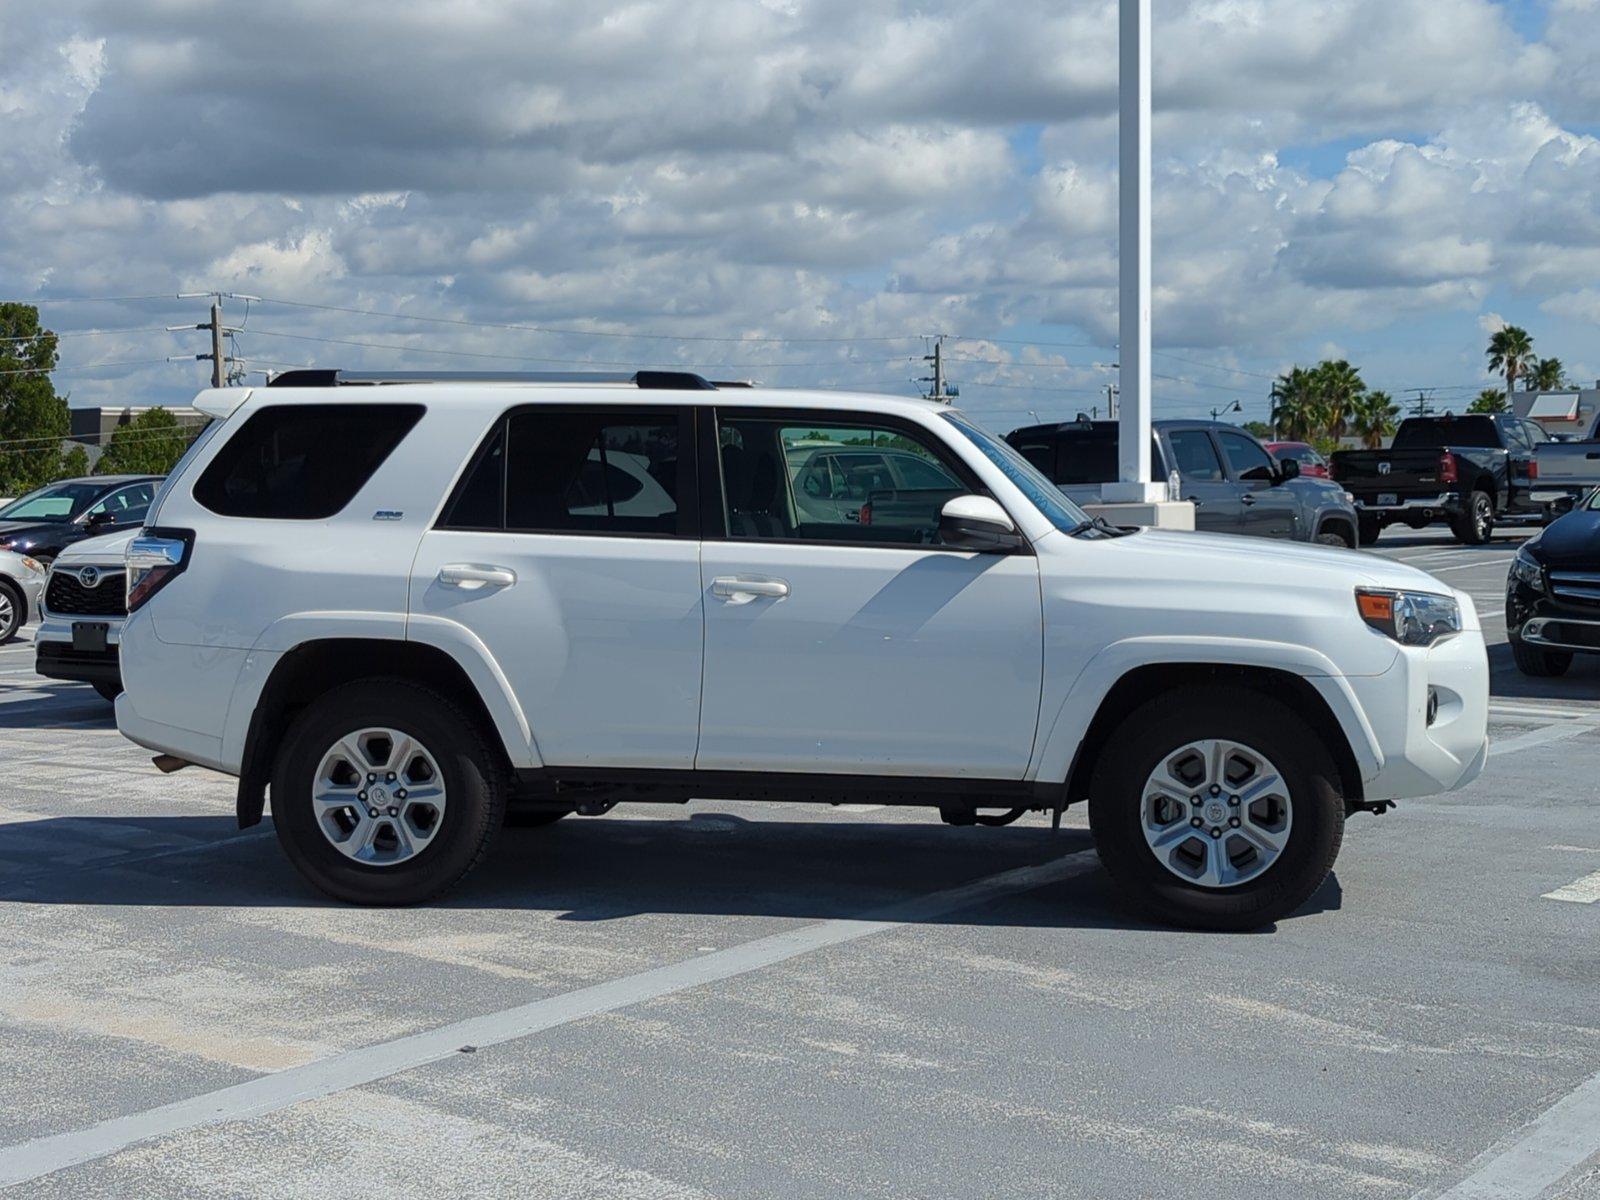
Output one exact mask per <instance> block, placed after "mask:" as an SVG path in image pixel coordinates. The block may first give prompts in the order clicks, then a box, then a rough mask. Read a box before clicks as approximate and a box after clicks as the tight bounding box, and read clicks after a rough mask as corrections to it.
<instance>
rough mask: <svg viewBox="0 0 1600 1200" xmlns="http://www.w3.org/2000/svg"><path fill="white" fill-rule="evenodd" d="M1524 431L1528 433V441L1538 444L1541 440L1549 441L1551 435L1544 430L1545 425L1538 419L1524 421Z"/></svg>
mask: <svg viewBox="0 0 1600 1200" xmlns="http://www.w3.org/2000/svg"><path fill="white" fill-rule="evenodd" d="M1522 432H1523V433H1524V434H1526V435H1527V437H1528V441H1529V442H1531V443H1533V445H1535V446H1537V445H1538V444H1539V443H1540V442H1548V441H1549V440H1550V435H1549V434H1548V433H1546V432H1545V431H1544V426H1543V425H1541V424H1539V422H1537V421H1524V422H1523V423H1522Z"/></svg>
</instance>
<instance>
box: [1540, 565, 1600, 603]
mask: <svg viewBox="0 0 1600 1200" xmlns="http://www.w3.org/2000/svg"><path fill="white" fill-rule="evenodd" d="M1550 592H1551V594H1552V595H1554V596H1555V597H1556V598H1557V599H1558V600H1565V601H1566V602H1567V603H1568V604H1581V605H1583V606H1585V607H1587V608H1600V574H1597V573H1595V572H1593V571H1551V572H1550Z"/></svg>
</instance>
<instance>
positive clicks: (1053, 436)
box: [1006, 418, 1356, 547]
mask: <svg viewBox="0 0 1600 1200" xmlns="http://www.w3.org/2000/svg"><path fill="white" fill-rule="evenodd" d="M1151 428H1152V434H1153V436H1152V438H1151V441H1152V445H1151V447H1150V464H1151V470H1152V474H1153V475H1154V476H1155V477H1156V478H1157V479H1170V478H1171V476H1172V475H1174V474H1176V475H1177V477H1178V485H1179V486H1178V495H1179V497H1180V498H1182V499H1184V500H1190V501H1192V502H1193V503H1194V523H1195V528H1196V529H1200V530H1204V531H1205V532H1207V533H1244V534H1251V535H1253V536H1255V537H1276V538H1291V539H1293V540H1295V541H1300V542H1322V543H1324V544H1326V545H1331V546H1351V547H1353V546H1354V545H1355V544H1356V512H1355V509H1354V507H1352V505H1351V503H1350V500H1349V498H1348V497H1347V496H1346V494H1345V491H1344V489H1343V488H1341V487H1339V486H1338V485H1337V484H1333V483H1329V482H1328V481H1327V480H1325V479H1310V478H1301V477H1300V464H1299V463H1297V462H1294V461H1293V460H1292V459H1291V460H1288V461H1285V462H1279V461H1277V460H1276V459H1274V458H1273V457H1272V455H1271V454H1269V453H1267V449H1266V447H1265V446H1263V445H1262V444H1261V443H1260V442H1258V441H1256V439H1255V438H1253V437H1251V436H1250V435H1249V434H1248V433H1246V432H1245V431H1244V430H1242V429H1240V428H1239V427H1238V426H1237V425H1226V424H1224V423H1222V422H1221V421H1179V420H1166V421H1153V422H1151ZM1117 436H1118V435H1117V423H1116V422H1115V421H1090V420H1087V419H1081V418H1080V419H1079V420H1077V421H1067V422H1063V423H1061V424H1058V425H1030V426H1027V427H1025V428H1022V429H1014V430H1012V431H1011V432H1010V433H1009V434H1007V435H1006V441H1008V442H1010V443H1011V445H1012V446H1014V447H1016V449H1017V450H1019V451H1021V452H1022V454H1023V456H1024V457H1025V458H1027V459H1028V461H1029V462H1031V463H1033V465H1034V466H1036V467H1038V468H1039V469H1040V470H1041V471H1043V472H1044V473H1045V474H1046V475H1047V476H1049V478H1050V479H1051V481H1052V482H1054V483H1055V485H1056V486H1057V487H1058V488H1060V489H1061V490H1062V491H1063V492H1065V493H1066V494H1067V495H1068V496H1069V497H1071V498H1072V499H1073V500H1076V501H1078V502H1079V503H1085V502H1087V503H1095V502H1097V501H1098V500H1099V499H1100V485H1101V484H1102V483H1108V482H1110V481H1111V480H1114V479H1116V477H1117Z"/></svg>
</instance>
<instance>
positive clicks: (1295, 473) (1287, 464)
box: [1278, 458, 1300, 483]
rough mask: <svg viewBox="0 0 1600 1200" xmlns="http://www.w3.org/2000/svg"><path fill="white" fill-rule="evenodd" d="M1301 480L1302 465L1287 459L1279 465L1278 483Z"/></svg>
mask: <svg viewBox="0 0 1600 1200" xmlns="http://www.w3.org/2000/svg"><path fill="white" fill-rule="evenodd" d="M1299 478H1300V463H1299V462H1298V461H1297V460H1296V459H1293V458H1286V459H1284V460H1283V461H1282V462H1280V463H1279V464H1278V482H1279V483H1288V482H1289V480H1291V479H1299Z"/></svg>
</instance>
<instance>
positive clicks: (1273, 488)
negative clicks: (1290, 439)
mask: <svg viewBox="0 0 1600 1200" xmlns="http://www.w3.org/2000/svg"><path fill="white" fill-rule="evenodd" d="M1216 437H1217V444H1218V446H1219V447H1220V448H1221V449H1222V455H1223V458H1224V459H1226V460H1227V463H1228V474H1229V475H1230V476H1232V478H1233V479H1234V481H1235V482H1236V483H1237V484H1238V485H1239V491H1240V495H1239V505H1240V510H1241V518H1240V524H1239V528H1240V531H1241V532H1243V533H1248V534H1252V535H1254V536H1255V537H1281V538H1288V537H1293V536H1294V532H1295V513H1296V512H1297V511H1298V510H1297V506H1296V504H1295V500H1294V496H1293V495H1291V494H1290V493H1289V492H1288V491H1286V490H1285V489H1284V488H1282V487H1280V486H1278V485H1276V484H1275V483H1274V480H1275V479H1276V478H1277V465H1276V464H1275V463H1274V462H1273V461H1272V456H1271V455H1270V454H1268V453H1267V451H1266V448H1265V447H1263V446H1262V445H1261V444H1260V443H1259V442H1257V441H1256V440H1255V439H1254V438H1253V437H1250V436H1249V435H1248V434H1244V433H1239V432H1236V431H1234V430H1231V429H1222V430H1218V431H1217V435H1216Z"/></svg>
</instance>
